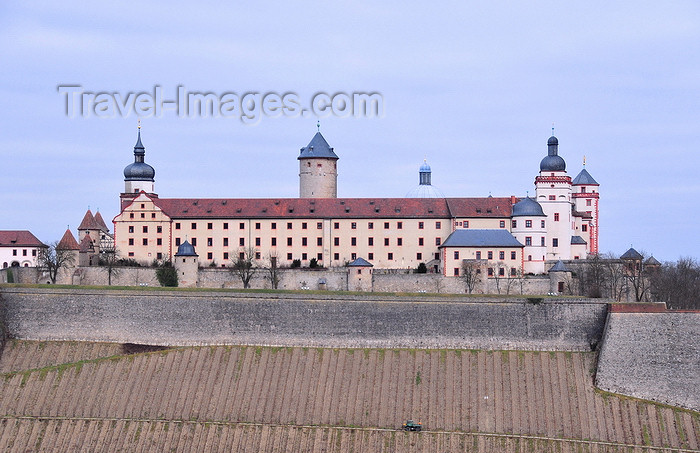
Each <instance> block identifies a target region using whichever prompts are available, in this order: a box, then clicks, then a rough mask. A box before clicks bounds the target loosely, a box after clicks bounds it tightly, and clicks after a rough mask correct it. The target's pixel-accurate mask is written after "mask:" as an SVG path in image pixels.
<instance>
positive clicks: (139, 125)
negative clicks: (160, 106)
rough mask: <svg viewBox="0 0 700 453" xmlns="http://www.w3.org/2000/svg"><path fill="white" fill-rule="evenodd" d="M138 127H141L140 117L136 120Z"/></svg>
mask: <svg viewBox="0 0 700 453" xmlns="http://www.w3.org/2000/svg"><path fill="white" fill-rule="evenodd" d="M138 127H139V129H141V119H140V118H139V121H138Z"/></svg>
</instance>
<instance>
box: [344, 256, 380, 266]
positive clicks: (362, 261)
mask: <svg viewBox="0 0 700 453" xmlns="http://www.w3.org/2000/svg"><path fill="white" fill-rule="evenodd" d="M348 267H374V264H372V263H370V262H369V261H367V260H366V259H364V258H357V259H356V260H355V261H353V262H352V263H349V264H348Z"/></svg>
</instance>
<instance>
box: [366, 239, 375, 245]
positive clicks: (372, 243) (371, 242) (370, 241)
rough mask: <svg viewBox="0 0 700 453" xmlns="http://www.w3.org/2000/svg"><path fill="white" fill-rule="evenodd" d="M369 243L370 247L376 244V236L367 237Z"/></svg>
mask: <svg viewBox="0 0 700 453" xmlns="http://www.w3.org/2000/svg"><path fill="white" fill-rule="evenodd" d="M367 245H369V246H370V247H371V246H373V245H374V238H367Z"/></svg>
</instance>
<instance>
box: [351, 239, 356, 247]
mask: <svg viewBox="0 0 700 453" xmlns="http://www.w3.org/2000/svg"><path fill="white" fill-rule="evenodd" d="M350 245H352V246H356V245H357V238H350Z"/></svg>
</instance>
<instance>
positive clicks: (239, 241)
mask: <svg viewBox="0 0 700 453" xmlns="http://www.w3.org/2000/svg"><path fill="white" fill-rule="evenodd" d="M238 245H239V246H241V247H244V246H245V238H240V239H238Z"/></svg>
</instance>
